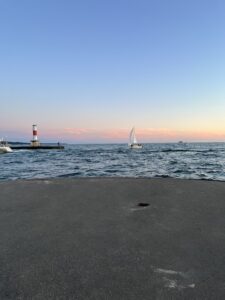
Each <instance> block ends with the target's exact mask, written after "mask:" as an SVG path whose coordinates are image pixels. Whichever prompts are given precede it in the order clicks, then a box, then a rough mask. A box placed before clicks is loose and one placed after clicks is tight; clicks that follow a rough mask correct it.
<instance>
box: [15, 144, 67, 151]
mask: <svg viewBox="0 0 225 300" xmlns="http://www.w3.org/2000/svg"><path fill="white" fill-rule="evenodd" d="M10 148H11V149H12V150H53V149H55V150H57V149H58V150H63V149H64V146H62V145H40V146H32V145H26V146H25V145H23V146H11V145H10Z"/></svg>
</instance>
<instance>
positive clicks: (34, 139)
mask: <svg viewBox="0 0 225 300" xmlns="http://www.w3.org/2000/svg"><path fill="white" fill-rule="evenodd" d="M31 146H33V147H37V146H40V142H39V140H38V136H37V125H33V140H32V141H31Z"/></svg>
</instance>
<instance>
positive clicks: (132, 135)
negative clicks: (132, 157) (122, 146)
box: [128, 127, 142, 149]
mask: <svg viewBox="0 0 225 300" xmlns="http://www.w3.org/2000/svg"><path fill="white" fill-rule="evenodd" d="M129 138H130V143H129V144H128V146H129V147H130V149H141V148H142V144H139V143H138V142H137V138H136V135H135V128H134V127H133V128H132V129H131V132H130V136H129Z"/></svg>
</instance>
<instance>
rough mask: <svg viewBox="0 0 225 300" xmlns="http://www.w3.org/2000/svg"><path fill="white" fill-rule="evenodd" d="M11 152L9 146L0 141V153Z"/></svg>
mask: <svg viewBox="0 0 225 300" xmlns="http://www.w3.org/2000/svg"><path fill="white" fill-rule="evenodd" d="M10 152H13V151H12V149H11V148H10V146H9V144H8V143H7V142H6V141H3V140H0V153H10Z"/></svg>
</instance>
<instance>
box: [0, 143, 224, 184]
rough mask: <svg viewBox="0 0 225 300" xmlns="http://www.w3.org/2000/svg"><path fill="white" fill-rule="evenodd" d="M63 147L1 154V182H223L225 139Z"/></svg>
mask: <svg viewBox="0 0 225 300" xmlns="http://www.w3.org/2000/svg"><path fill="white" fill-rule="evenodd" d="M143 146H144V147H143V149H138V150H131V149H129V148H128V146H127V144H107V145H93V144H92V145H65V149H64V150H37V151H34V150H16V151H14V152H13V153H8V154H1V155H0V166H1V172H0V180H15V179H22V178H25V179H32V178H55V177H89V176H98V177H101V176H105V177H109V176H110V177H111V176H113V177H149V178H153V177H174V178H187V179H207V180H222V181H224V180H225V143H187V144H144V145H143Z"/></svg>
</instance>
